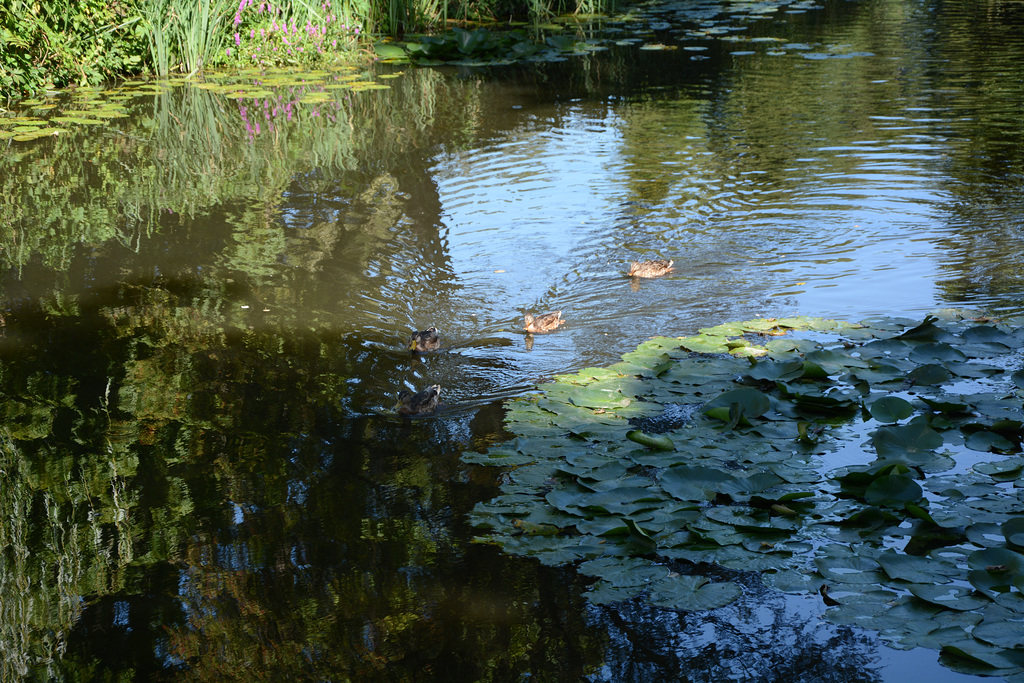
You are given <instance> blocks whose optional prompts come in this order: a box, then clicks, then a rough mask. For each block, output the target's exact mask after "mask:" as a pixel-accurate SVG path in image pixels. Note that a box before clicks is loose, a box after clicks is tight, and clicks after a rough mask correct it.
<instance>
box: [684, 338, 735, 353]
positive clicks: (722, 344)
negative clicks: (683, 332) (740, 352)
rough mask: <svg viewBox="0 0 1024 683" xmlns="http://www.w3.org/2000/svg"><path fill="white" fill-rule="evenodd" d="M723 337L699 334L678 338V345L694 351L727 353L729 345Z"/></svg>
mask: <svg viewBox="0 0 1024 683" xmlns="http://www.w3.org/2000/svg"><path fill="white" fill-rule="evenodd" d="M727 341H728V340H727V339H726V338H725V337H717V336H709V335H703V334H702V335H699V336H695V337H686V338H685V339H681V340H679V345H680V346H682V347H683V348H684V349H686V350H687V351H693V352H694V353H728V352H729V346H728V344H727Z"/></svg>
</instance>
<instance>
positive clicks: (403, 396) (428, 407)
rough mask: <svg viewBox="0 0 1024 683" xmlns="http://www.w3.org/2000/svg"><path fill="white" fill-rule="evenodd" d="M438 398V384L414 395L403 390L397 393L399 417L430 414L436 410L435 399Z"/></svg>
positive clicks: (439, 393) (439, 390)
mask: <svg viewBox="0 0 1024 683" xmlns="http://www.w3.org/2000/svg"><path fill="white" fill-rule="evenodd" d="M440 396H441V386H440V385H439V384H433V385H431V386H429V387H427V388H426V389H424V390H423V391H420V392H418V393H415V394H414V393H412V392H411V391H406V390H404V389H403V390H402V391H399V392H398V412H399V414H400V415H422V414H423V413H432V412H434V410H435V409H436V408H437V399H438V398H439V397H440Z"/></svg>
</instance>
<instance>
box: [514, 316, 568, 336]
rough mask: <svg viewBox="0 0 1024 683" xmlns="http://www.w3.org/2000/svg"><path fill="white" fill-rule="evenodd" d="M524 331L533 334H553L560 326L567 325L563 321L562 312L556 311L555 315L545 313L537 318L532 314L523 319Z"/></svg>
mask: <svg viewBox="0 0 1024 683" xmlns="http://www.w3.org/2000/svg"><path fill="white" fill-rule="evenodd" d="M523 322H524V323H525V324H524V325H523V329H524V330H526V331H527V332H529V333H531V334H544V333H545V332H551V331H552V330H555V329H557V328H558V326H559V325H562V324H564V323H565V321H564V320H562V312H561V311H554V312H553V313H544V314H542V315H538V316H536V317H534V316H533V314H532V313H527V314H526V315H525V316H524V317H523Z"/></svg>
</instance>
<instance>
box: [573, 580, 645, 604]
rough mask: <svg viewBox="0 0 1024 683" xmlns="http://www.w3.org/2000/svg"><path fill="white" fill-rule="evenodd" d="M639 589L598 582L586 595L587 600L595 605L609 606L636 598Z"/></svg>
mask: <svg viewBox="0 0 1024 683" xmlns="http://www.w3.org/2000/svg"><path fill="white" fill-rule="evenodd" d="M637 592H638V588H637V587H636V586H619V587H616V586H612V585H611V584H609V583H607V582H604V581H598V582H597V583H596V584H594V586H593V587H592V588H591V589H590V590H589V591H588V592H586V593H584V595H585V596H586V598H587V600H589V601H590V602H592V603H594V604H595V605H609V604H611V603H613V602H622V601H623V600H631V599H633V598H635V597H636V594H637Z"/></svg>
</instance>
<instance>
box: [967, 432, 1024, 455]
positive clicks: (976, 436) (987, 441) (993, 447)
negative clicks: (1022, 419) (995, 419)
mask: <svg viewBox="0 0 1024 683" xmlns="http://www.w3.org/2000/svg"><path fill="white" fill-rule="evenodd" d="M964 445H965V446H967V447H968V448H970V449H971V450H972V451H982V452H986V453H987V452H992V451H995V452H997V453H1003V452H1006V451H1012V450H1014V449H1015V448H1016V447H1017V445H1016V444H1015V443H1013V442H1012V441H1010V440H1009V439H1007V438H1005V437H1003V436H1002V435H1000V434H996V433H995V432H989V431H985V430H981V431H977V432H973V433H971V434H969V435H968V436H967V438H966V439H964Z"/></svg>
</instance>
